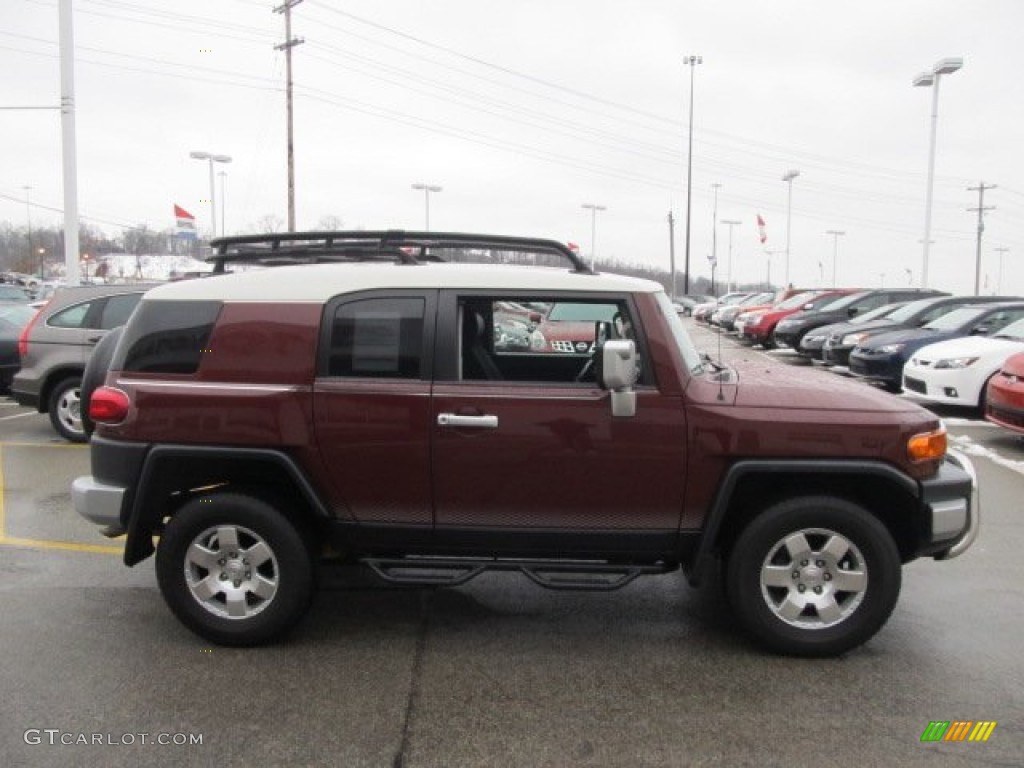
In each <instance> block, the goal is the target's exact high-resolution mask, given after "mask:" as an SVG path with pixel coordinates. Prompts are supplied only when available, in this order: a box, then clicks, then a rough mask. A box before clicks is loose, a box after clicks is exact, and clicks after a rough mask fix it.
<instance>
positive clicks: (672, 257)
mask: <svg viewBox="0 0 1024 768" xmlns="http://www.w3.org/2000/svg"><path fill="white" fill-rule="evenodd" d="M668 263H669V269H670V270H671V272H672V301H675V300H676V220H675V218H674V217H673V216H672V211H671V210H669V212H668Z"/></svg>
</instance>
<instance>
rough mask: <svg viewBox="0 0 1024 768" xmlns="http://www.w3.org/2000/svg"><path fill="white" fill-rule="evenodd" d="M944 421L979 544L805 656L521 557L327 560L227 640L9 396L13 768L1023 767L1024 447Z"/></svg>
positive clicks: (708, 599)
mask: <svg viewBox="0 0 1024 768" xmlns="http://www.w3.org/2000/svg"><path fill="white" fill-rule="evenodd" d="M694 336H695V338H696V339H697V342H698V345H699V346H700V347H701V348H702V349H707V351H709V352H712V353H717V348H718V343H719V340H718V339H717V337H715V336H714V335H712V334H708V333H706V332H704V331H695V332H694ZM721 345H722V346H721V348H722V350H723V356H724V357H726V359H728V358H729V356H731V355H744V356H749V355H765V359H766V360H768V361H771V362H772V364H780V365H790V364H799V363H796V362H795V361H793V360H791V359H787V357H786V356H785V355H784V354H780V353H774V352H773V353H767V354H765V353H763V352H760V351H758V350H750V349H747V348H742V347H739V346H738V345H736V344H735V342H733V341H732V340H730V339H724V340H722V342H721ZM809 373H810V372H809ZM814 375H833V374H825V373H819V372H814ZM942 415H943V417H944V418H945V419H946V421H947V424H948V425H949V428H950V432H951V438H952V441H953V443H954V444H955V445H957V446H959V447H960V448H962V449H965V450H967V452H968V453H970V454H972V457H973V459H974V461H975V466H976V468H977V470H978V472H979V475H980V480H981V487H982V501H983V507H984V514H985V516H984V522H983V526H982V529H981V534H980V536H979V538H978V540H977V542H976V543H975V545H974V547H973V548H972V549H971V550H970V551H968V552H967V553H966V554H965V555H964V556H963V557H962V558H960V559H958V560H954V561H951V562H948V563H936V562H933V561H931V560H922V561H918V562H915V563H912V564H910V565H909V566H907V567H906V568H905V571H904V586H903V592H902V595H901V598H900V602H899V604H898V606H897V608H896V611H895V612H894V614H893V616H892V618H891V619H890V621H889V623H888V624H887V625H886V627H885V628H883V630H882V631H881V632H880V633H879V634H878V635H877V636H876V637H875V638H874V639H872V640H871V641H870V642H868V643H867V644H866V645H865V646H863V647H862V648H859V649H857V650H855V651H853V652H851V653H849V654H847V655H845V656H843V657H841V658H838V659H829V660H801V659H788V658H780V657H775V656H770V655H766V654H765V653H763V652H762V651H761V650H760V649H759V648H758V647H756V646H754V645H753V644H751V643H750V642H748V641H747V640H746V639H745V638H744V637H743V636H742V635H740V634H739V633H738V632H737V631H736V629H735V628H734V626H733V623H732V620H731V617H730V614H729V611H728V609H727V608H726V607H725V605H724V602H723V598H722V595H721V590H720V585H718V584H715V583H712V584H709V585H707V586H706V587H705V588H702V589H701V590H699V591H695V590H691V589H689V588H688V587H687V585H686V584H685V581H684V579H683V578H682V577H681V576H680V575H679V574H678V573H677V574H671V575H667V576H658V577H648V578H643V579H638V580H637V581H636V582H634V583H633V584H631V585H629V586H628V587H626V588H624V589H622V590H620V591H617V592H611V593H564V592H550V591H547V590H543V589H539V588H537V587H535V586H534V585H532V584H531V583H530V582H528V581H527V580H526V579H525V578H522V577H519V576H514V575H510V574H489V575H485V576H482V577H480V578H479V579H477V580H475V581H473V582H470V583H469V584H466V585H464V586H462V587H458V588H432V589H413V588H395V587H389V586H384V585H381V584H379V583H378V582H376V581H375V580H374V579H373V578H371V577H369V576H368V575H367V574H366V573H364V572H362V571H361V570H359V569H352V568H338V569H331V570H326V571H325V572H324V573H323V575H322V579H323V589H322V590H321V592H320V593H319V596H318V597H317V599H316V601H315V603H314V605H313V608H312V610H311V612H310V615H309V616H308V618H307V620H306V621H305V622H304V623H303V624H302V625H301V626H300V627H299V629H298V631H296V632H295V633H294V634H293V635H291V636H290V637H289V639H288V640H287V641H285V642H283V643H281V644H279V645H275V646H271V647H267V648H258V649H249V650H242V649H228V648H220V647H211V646H210V645H209V644H206V643H204V642H202V641H201V640H200V639H198V638H197V637H196V636H194V635H192V634H191V633H190V632H189V631H188V630H186V629H184V628H183V627H182V626H181V625H180V624H179V623H178V622H177V621H176V620H175V619H174V618H173V617H172V616H171V614H170V612H169V611H168V610H167V608H166V607H165V606H164V604H163V601H162V599H161V597H160V595H159V592H158V590H157V587H156V580H155V577H154V574H153V564H152V561H151V560H147V561H145V562H143V563H141V564H140V565H138V566H136V567H135V568H131V569H129V568H126V567H124V565H123V564H122V562H121V560H120V557H119V556H118V554H117V553H118V551H119V544H118V543H117V542H110V541H108V540H105V539H103V538H102V537H100V536H99V535H98V534H97V532H96V530H95V528H94V527H93V526H91V525H89V524H87V523H85V522H84V521H81V520H79V519H78V518H77V516H76V515H75V513H74V511H73V510H72V508H71V503H70V496H69V491H68V486H69V483H70V481H71V479H72V478H73V477H74V476H76V475H78V474H81V473H83V472H85V471H87V467H88V451H87V449H86V448H84V447H81V446H69V445H68V444H66V443H64V442H63V441H61V440H59V439H57V438H56V437H55V436H54V435H53V434H52V431H51V430H50V427H49V423H48V422H47V420H46V417H44V416H40V415H38V414H32V413H28V412H27V411H26V410H25V409H22V408H18V407H17V406H14V405H13V404H11V403H9V402H4V401H3V400H2V399H0V617H2V619H0V692H2V696H0V754H2V755H3V757H2V758H0V763H2V764H3V765H4V766H51V765H52V766H72V765H73V766H76V767H80V768H91V767H92V766H104V767H110V766H163V765H174V766H192V765H195V766H208V765H221V766H234V765H259V766H319V765H325V766H346V767H347V766H380V767H382V768H414V767H416V768H419V767H420V766H423V767H427V766H437V767H438V768H440V767H442V766H443V767H444V768H457V767H459V766H523V767H524V768H526V767H529V768H535V767H539V766H550V767H551V768H562V767H563V766H631V767H632V766H652V767H653V766H659V767H660V766H759V767H760V766H821V765H833V764H840V765H853V766H891V765H900V766H935V765H942V766H945V765H949V766H965V767H966V766H977V765H997V766H1011V765H1012V766H1019V765H1024V665H1022V664H1021V661H1020V652H1019V644H1020V638H1021V637H1022V635H1024V632H1022V630H1024V618H1022V616H1021V605H1022V600H1021V598H1022V592H1024V565H1022V558H1021V556H1020V552H1018V551H1017V547H1018V546H1021V544H1022V542H1024V536H1022V535H1021V534H1022V528H1024V522H1022V521H1024V515H1022V507H1024V478H1022V476H1021V475H1022V472H1024V445H1022V443H1021V441H1020V440H1018V439H1017V438H1016V437H1014V436H1011V435H1009V434H1008V433H1005V432H1003V431H1001V430H999V429H997V428H995V427H991V426H989V425H987V424H986V423H984V422H982V421H979V419H978V418H977V416H976V414H970V413H967V414H959V413H949V412H947V413H943V414H942ZM933 721H950V722H954V721H972V722H982V721H986V722H995V723H996V726H995V727H994V729H993V730H992V731H991V734H990V736H989V739H988V740H987V741H985V742H981V743H979V742H969V741H964V742H953V741H949V742H935V743H931V742H922V740H921V738H922V735H923V733H924V732H925V730H926V729H927V728H928V726H929V724H930V723H931V722H933ZM160 742H167V743H160ZM196 742H199V743H196Z"/></svg>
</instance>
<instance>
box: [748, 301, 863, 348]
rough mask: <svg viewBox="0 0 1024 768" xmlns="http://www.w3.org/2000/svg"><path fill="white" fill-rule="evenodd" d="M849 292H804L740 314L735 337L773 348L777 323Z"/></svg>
mask: <svg viewBox="0 0 1024 768" xmlns="http://www.w3.org/2000/svg"><path fill="white" fill-rule="evenodd" d="M851 291H852V289H837V290H827V291H824V290H819V291H805V292H804V293H798V294H796V295H795V296H790V297H789V298H788V299H786V300H785V301H783V302H782V303H781V304H776V305H775V306H774V307H769V308H768V309H755V310H752V311H751V312H750V314H747V313H742V314H740V315H739V316H738V317H737V318H736V324H735V328H736V335H737V336H739V337H740V339H741V340H742V341H749V342H750V343H751V344H762V345H764V346H765V347H771V346H774V342H772V334H773V333H775V326H776V325H778V324H779V321H781V320H784V319H785V318H787V317H789V316H790V315H793V314H796V313H797V312H801V311H803V310H805V309H813V308H814V307H815V306H817V305H818V304H819V303H820V302H821V300H822V299H833V298H835V297H836V296H841V295H843V294H846V293H850V292H851Z"/></svg>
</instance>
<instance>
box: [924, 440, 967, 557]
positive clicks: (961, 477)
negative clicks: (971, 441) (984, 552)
mask: <svg viewBox="0 0 1024 768" xmlns="http://www.w3.org/2000/svg"><path fill="white" fill-rule="evenodd" d="M921 489H922V494H923V501H924V503H925V505H926V506H927V508H928V509H929V511H930V512H931V523H930V530H929V536H930V546H929V550H931V551H930V552H929V554H930V555H931V556H932V557H934V558H935V559H936V560H952V559H953V558H954V557H959V556H960V555H962V554H963V553H964V552H966V551H967V550H968V549H969V548H970V546H971V545H972V544H973V543H974V540H975V539H976V538H977V537H978V530H979V528H980V526H981V491H980V489H979V487H978V475H977V473H976V472H975V471H974V465H973V464H971V462H970V460H969V459H968V458H967V457H966V456H964V455H963V454H962V453H960V452H959V451H949V452H948V453H947V454H946V461H945V462H943V465H942V467H941V468H940V469H939V472H938V473H937V474H936V475H935V477H932V478H930V479H929V480H926V481H924V482H922V483H921Z"/></svg>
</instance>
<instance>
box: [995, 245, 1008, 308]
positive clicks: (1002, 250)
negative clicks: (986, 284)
mask: <svg viewBox="0 0 1024 768" xmlns="http://www.w3.org/2000/svg"><path fill="white" fill-rule="evenodd" d="M1009 250H1010V249H1009V248H1005V247H1003V248H996V249H995V252H996V253H998V254H999V282H998V283H996V295H997V296H999V295H1001V294H1002V293H1003V255H1004V254H1005V253H1006V252H1007V251H1009Z"/></svg>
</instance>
